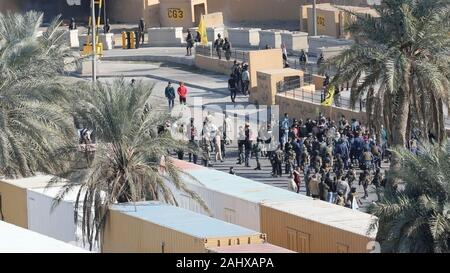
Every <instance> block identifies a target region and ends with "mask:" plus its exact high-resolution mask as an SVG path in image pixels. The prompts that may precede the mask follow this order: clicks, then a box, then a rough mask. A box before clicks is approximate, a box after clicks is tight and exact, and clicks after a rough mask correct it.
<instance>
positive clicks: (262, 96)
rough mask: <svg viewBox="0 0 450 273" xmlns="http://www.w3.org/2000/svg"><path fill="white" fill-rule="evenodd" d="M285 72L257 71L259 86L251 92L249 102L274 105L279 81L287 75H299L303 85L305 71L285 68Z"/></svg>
mask: <svg viewBox="0 0 450 273" xmlns="http://www.w3.org/2000/svg"><path fill="white" fill-rule="evenodd" d="M283 72H284V73H270V72H266V71H257V72H256V74H257V82H258V85H257V88H255V89H254V90H253V92H251V93H250V97H249V102H251V103H255V104H260V105H274V104H275V96H276V94H277V91H278V88H277V86H278V83H280V82H282V81H284V80H285V77H299V78H300V79H301V81H300V86H303V77H304V73H303V71H300V70H294V69H283Z"/></svg>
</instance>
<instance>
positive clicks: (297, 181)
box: [293, 166, 301, 193]
mask: <svg viewBox="0 0 450 273" xmlns="http://www.w3.org/2000/svg"><path fill="white" fill-rule="evenodd" d="M293 174H294V182H295V185H297V193H299V192H300V186H301V176H300V167H299V166H297V167H295V169H294V173H293Z"/></svg>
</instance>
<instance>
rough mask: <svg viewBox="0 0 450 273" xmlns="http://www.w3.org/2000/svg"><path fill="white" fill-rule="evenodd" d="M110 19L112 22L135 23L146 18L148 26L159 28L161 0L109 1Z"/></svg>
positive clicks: (108, 11) (108, 12) (107, 6)
mask: <svg viewBox="0 0 450 273" xmlns="http://www.w3.org/2000/svg"><path fill="white" fill-rule="evenodd" d="M106 8H107V14H108V17H109V18H111V19H112V22H118V23H135V24H136V27H137V25H138V22H139V19H140V18H144V20H145V23H146V24H147V26H159V25H160V22H159V0H127V1H123V0H109V1H108V3H107V5H106Z"/></svg>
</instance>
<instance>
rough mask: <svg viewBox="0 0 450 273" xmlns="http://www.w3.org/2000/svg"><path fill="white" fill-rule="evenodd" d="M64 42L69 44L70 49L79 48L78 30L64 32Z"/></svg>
mask: <svg viewBox="0 0 450 273" xmlns="http://www.w3.org/2000/svg"><path fill="white" fill-rule="evenodd" d="M65 35H66V40H67V41H68V42H69V46H70V47H71V48H78V47H80V40H79V39H78V29H74V30H69V31H67V32H66V34H65Z"/></svg>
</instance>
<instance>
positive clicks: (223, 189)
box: [168, 160, 309, 232]
mask: <svg viewBox="0 0 450 273" xmlns="http://www.w3.org/2000/svg"><path fill="white" fill-rule="evenodd" d="M174 163H175V165H176V166H178V167H179V168H180V169H181V170H183V171H184V172H186V173H189V174H190V175H192V176H193V177H194V178H195V179H196V180H197V181H196V180H195V179H192V178H189V177H188V176H187V175H185V176H183V181H184V182H185V183H186V186H187V188H188V189H190V190H192V191H194V192H196V193H197V194H198V195H199V196H200V197H201V198H202V199H203V201H205V203H206V204H207V206H208V208H209V210H210V213H211V214H210V216H212V217H214V218H217V219H220V220H223V221H226V222H228V223H232V224H236V225H239V226H243V227H246V228H249V229H252V230H256V231H259V232H261V221H260V206H259V205H260V204H261V203H265V202H278V201H293V200H298V199H300V198H309V197H306V196H300V195H298V194H296V193H293V192H290V191H286V190H283V189H279V188H275V187H272V186H269V185H266V184H263V183H259V182H255V181H253V180H250V179H246V178H243V177H239V176H235V175H230V174H227V173H224V172H221V171H217V170H213V169H209V168H204V167H201V166H198V165H194V164H190V163H187V162H183V161H179V160H174ZM168 184H169V188H170V189H171V190H172V192H173V193H174V196H175V198H176V200H177V201H178V202H179V206H180V207H182V208H185V209H189V210H191V211H194V212H197V213H202V214H208V213H207V212H206V211H205V210H204V209H203V208H201V206H200V205H199V204H198V203H197V202H196V201H195V200H193V199H192V198H190V197H189V196H188V195H187V194H186V193H183V192H182V191H180V190H177V189H176V188H175V187H174V186H173V185H172V184H171V183H168Z"/></svg>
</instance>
